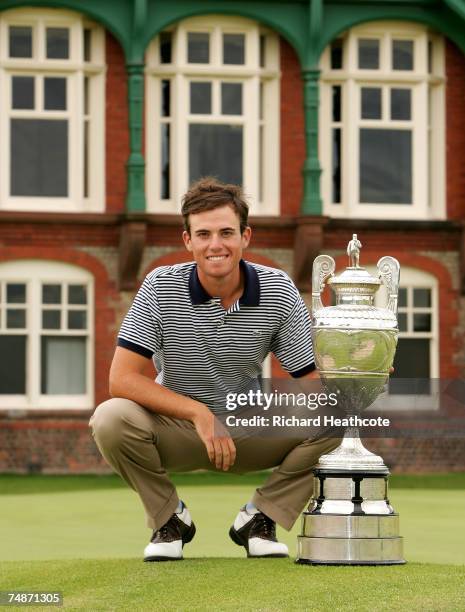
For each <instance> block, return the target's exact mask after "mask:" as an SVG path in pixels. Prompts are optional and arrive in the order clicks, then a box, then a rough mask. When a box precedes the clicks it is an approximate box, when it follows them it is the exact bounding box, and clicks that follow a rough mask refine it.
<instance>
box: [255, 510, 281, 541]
mask: <svg viewBox="0 0 465 612" xmlns="http://www.w3.org/2000/svg"><path fill="white" fill-rule="evenodd" d="M255 525H256V529H257V531H260V532H262V533H263V535H265V536H266V537H269V538H274V537H276V523H275V522H274V521H273V520H272V519H270V517H269V516H266V514H263V512H257V514H256V515H255Z"/></svg>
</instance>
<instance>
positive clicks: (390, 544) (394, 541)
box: [297, 234, 405, 565]
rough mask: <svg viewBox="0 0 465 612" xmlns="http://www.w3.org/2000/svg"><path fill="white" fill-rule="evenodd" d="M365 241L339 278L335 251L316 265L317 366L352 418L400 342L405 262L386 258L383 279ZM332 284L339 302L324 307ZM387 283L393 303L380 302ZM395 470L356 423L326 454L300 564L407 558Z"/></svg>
mask: <svg viewBox="0 0 465 612" xmlns="http://www.w3.org/2000/svg"><path fill="white" fill-rule="evenodd" d="M361 246H362V244H361V242H360V241H359V240H358V238H357V234H354V235H353V237H352V240H351V241H350V242H349V244H348V246H347V254H348V256H349V263H350V265H349V266H348V267H347V268H346V269H345V270H344V272H342V274H339V275H338V276H334V272H335V268H336V264H335V261H334V259H333V258H332V257H330V256H329V255H319V256H318V257H317V258H316V259H315V261H314V262H313V277H312V322H313V345H314V352H315V361H316V365H317V367H318V369H319V371H320V377H321V381H322V384H323V385H324V387H325V388H326V389H327V390H328V391H329V392H336V393H337V394H338V398H339V399H338V406H339V408H341V409H342V410H343V411H344V412H345V413H346V414H347V416H348V417H351V416H358V415H359V414H360V412H361V411H362V410H365V409H366V408H368V407H369V406H370V405H371V404H372V403H373V402H374V401H375V400H376V398H377V397H378V395H379V394H380V393H382V392H383V391H384V389H385V385H386V382H387V380H388V377H389V371H390V368H391V366H392V362H393V360H394V354H395V350H396V344H397V336H398V327H397V294H398V289H399V262H398V261H397V260H396V259H394V258H393V257H382V258H381V259H380V260H379V261H378V272H379V277H378V278H375V277H373V276H372V275H371V274H369V272H367V270H365V269H364V268H362V267H360V265H359V258H360V248H361ZM325 282H327V283H328V285H330V286H331V287H332V288H333V290H334V292H335V294H336V305H335V306H328V307H324V306H323V303H322V301H321V293H322V291H323V289H324V286H325ZM381 283H384V285H385V286H386V288H387V292H388V301H387V305H386V307H385V308H376V307H375V306H374V297H375V293H376V291H377V290H378V289H379V286H380V285H381ZM388 476H389V470H388V468H387V467H386V465H385V464H384V461H383V460H382V458H381V457H378V456H377V455H374V454H373V453H371V452H370V451H368V450H367V449H366V448H365V447H364V446H363V444H362V442H361V440H360V438H359V435H358V427H348V428H347V429H346V431H345V435H344V438H343V440H342V442H341V444H340V446H339V447H338V448H336V449H335V450H334V451H332V452H331V453H329V454H327V455H323V456H322V457H320V460H319V463H318V465H317V466H316V468H315V470H314V479H315V482H314V495H313V498H312V500H311V502H310V506H309V509H308V511H307V512H304V514H303V517H302V535H300V536H298V544H297V547H298V554H297V556H298V558H297V562H298V563H310V564H320V565H393V564H401V563H405V561H404V560H403V558H402V554H403V553H402V538H401V537H400V536H399V517H398V515H397V514H396V513H395V512H394V510H393V508H392V506H391V505H390V503H389V499H388Z"/></svg>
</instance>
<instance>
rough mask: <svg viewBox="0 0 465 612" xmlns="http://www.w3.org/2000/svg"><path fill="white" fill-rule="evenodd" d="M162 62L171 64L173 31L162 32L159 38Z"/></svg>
mask: <svg viewBox="0 0 465 612" xmlns="http://www.w3.org/2000/svg"><path fill="white" fill-rule="evenodd" d="M159 44H160V63H161V64H171V54H172V35H171V32H162V33H161V34H160V38H159Z"/></svg>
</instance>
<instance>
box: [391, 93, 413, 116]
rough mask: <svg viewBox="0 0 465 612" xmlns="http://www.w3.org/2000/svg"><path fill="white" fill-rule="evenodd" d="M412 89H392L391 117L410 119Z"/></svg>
mask: <svg viewBox="0 0 465 612" xmlns="http://www.w3.org/2000/svg"><path fill="white" fill-rule="evenodd" d="M410 93H411V92H410V89H395V88H393V89H391V119H398V120H403V121H410V119H411V118H412V117H411V96H410Z"/></svg>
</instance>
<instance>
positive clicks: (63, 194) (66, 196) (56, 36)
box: [0, 9, 105, 212]
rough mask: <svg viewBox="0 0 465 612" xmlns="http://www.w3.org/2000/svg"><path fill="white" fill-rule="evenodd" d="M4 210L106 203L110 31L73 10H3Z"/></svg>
mask: <svg viewBox="0 0 465 612" xmlns="http://www.w3.org/2000/svg"><path fill="white" fill-rule="evenodd" d="M0 41H1V44H0V91H1V92H2V93H1V94H0V133H2V134H3V135H4V137H3V138H2V139H1V155H0V160H1V162H0V209H3V210H30V211H60V212H78V211H99V210H103V207H104V201H105V198H104V164H103V149H104V32H103V30H102V28H100V27H98V26H97V25H95V24H92V23H90V22H87V21H85V20H84V19H83V18H82V17H81V16H80V15H78V14H76V13H71V12H68V11H61V10H59V11H57V10H47V9H18V10H12V11H5V12H3V13H2V14H1V16H0Z"/></svg>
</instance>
